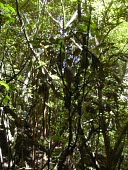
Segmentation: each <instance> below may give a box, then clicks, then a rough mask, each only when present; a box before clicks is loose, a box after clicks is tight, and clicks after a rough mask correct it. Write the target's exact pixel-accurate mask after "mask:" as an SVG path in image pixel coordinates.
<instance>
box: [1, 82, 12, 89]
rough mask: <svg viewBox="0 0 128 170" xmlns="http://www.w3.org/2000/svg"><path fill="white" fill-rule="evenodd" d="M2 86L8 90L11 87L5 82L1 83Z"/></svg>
mask: <svg viewBox="0 0 128 170" xmlns="http://www.w3.org/2000/svg"><path fill="white" fill-rule="evenodd" d="M0 85H2V86H4V87H5V88H6V90H9V89H10V87H9V85H8V84H7V83H6V82H4V81H0Z"/></svg>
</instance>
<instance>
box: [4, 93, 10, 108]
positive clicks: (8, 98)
mask: <svg viewBox="0 0 128 170" xmlns="http://www.w3.org/2000/svg"><path fill="white" fill-rule="evenodd" d="M9 100H10V97H9V96H8V95H6V96H5V97H4V99H3V104H4V105H6V106H7V105H8V102H9Z"/></svg>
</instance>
